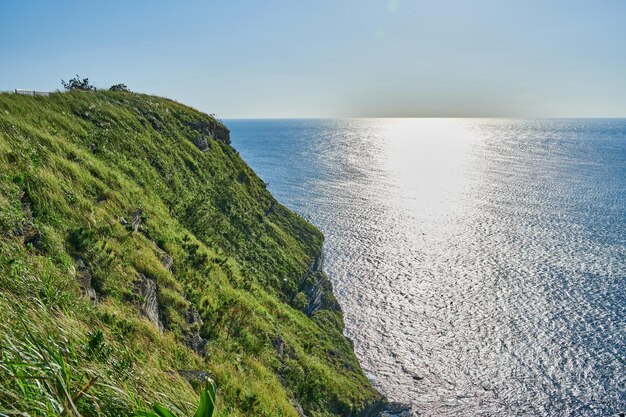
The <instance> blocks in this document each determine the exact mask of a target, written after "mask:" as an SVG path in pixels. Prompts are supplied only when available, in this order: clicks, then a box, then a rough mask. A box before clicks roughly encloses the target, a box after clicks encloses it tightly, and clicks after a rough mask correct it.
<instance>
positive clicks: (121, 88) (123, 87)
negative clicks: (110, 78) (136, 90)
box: [109, 83, 130, 91]
mask: <svg viewBox="0 0 626 417" xmlns="http://www.w3.org/2000/svg"><path fill="white" fill-rule="evenodd" d="M109 91H130V90H129V89H128V87H127V86H126V84H122V83H120V84H114V85H112V86H111V87H109Z"/></svg>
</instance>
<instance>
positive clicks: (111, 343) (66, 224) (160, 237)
mask: <svg viewBox="0 0 626 417" xmlns="http://www.w3.org/2000/svg"><path fill="white" fill-rule="evenodd" d="M211 125H213V126H221V125H219V122H217V121H215V120H214V119H213V118H211V117H210V116H207V115H205V114H203V113H200V112H198V111H195V110H193V109H191V108H189V107H186V106H183V105H181V104H178V103H176V102H173V101H171V100H166V99H162V98H158V97H152V96H146V95H140V94H133V93H127V92H100V91H99V92H79V91H75V92H70V93H55V94H51V95H50V96H48V97H30V96H20V95H14V94H0V410H1V411H0V415H3V414H4V415H33V416H35V415H46V416H48V415H63V413H65V414H64V415H94V416H99V415H106V416H115V415H120V416H121V415H130V414H133V413H135V412H139V411H142V410H147V409H149V408H150V406H151V404H152V403H154V402H158V403H159V404H162V405H163V406H164V407H167V408H168V409H169V410H171V411H172V412H173V413H175V414H176V415H192V413H193V412H194V410H195V407H196V405H197V398H198V392H201V391H202V387H201V386H200V385H199V384H198V383H197V382H194V381H193V380H192V381H191V382H190V381H188V380H187V379H189V377H188V374H189V373H187V374H186V373H185V372H182V373H181V372H179V371H191V373H192V374H198V373H202V372H206V373H208V375H210V376H211V377H212V378H213V379H214V380H215V381H216V384H217V386H218V387H219V390H218V400H217V404H216V409H215V415H216V416H297V411H296V407H295V406H294V404H295V403H297V404H299V405H300V406H301V407H302V408H303V410H304V411H305V413H306V414H307V415H308V416H332V415H346V414H348V413H350V412H351V411H354V412H355V413H358V412H359V411H360V410H362V409H364V408H365V407H366V406H367V405H368V404H371V403H373V402H375V401H378V400H379V399H380V396H379V395H378V394H377V393H376V392H375V391H374V390H373V389H372V388H371V386H370V385H369V383H368V381H367V379H366V378H365V377H364V375H363V373H362V371H361V369H360V367H359V364H358V362H357V360H356V358H355V356H354V353H353V351H352V348H351V346H350V344H349V342H348V341H347V340H346V339H345V337H344V336H343V334H342V331H343V319H342V316H341V311H340V310H339V309H338V307H337V304H336V301H335V300H334V298H333V297H332V293H331V292H330V283H329V282H328V280H327V279H326V277H325V276H324V275H323V274H309V275H308V276H307V279H306V282H305V284H306V285H304V286H302V285H301V282H300V281H301V280H300V278H301V277H302V276H303V275H304V274H305V271H306V270H307V269H308V268H309V266H310V264H311V262H312V261H313V260H314V259H315V258H316V257H317V256H318V255H319V253H320V251H321V246H322V242H323V236H322V235H321V234H320V232H319V231H318V230H317V229H315V227H313V226H312V225H310V224H309V223H308V222H306V221H305V220H303V219H302V218H300V217H299V216H297V215H295V214H294V213H292V212H290V211H289V210H288V209H286V208H285V207H283V206H281V205H280V204H279V203H278V202H277V201H276V200H275V199H274V198H273V197H272V196H271V195H270V193H269V192H268V191H267V190H266V188H265V185H264V184H263V182H262V181H261V180H260V179H259V178H258V177H257V176H256V175H255V173H254V172H253V171H252V170H251V169H250V168H249V167H248V166H247V165H246V164H245V162H244V161H243V160H242V159H241V158H240V157H239V155H238V153H237V151H236V150H235V149H233V148H232V147H231V146H230V145H229V144H228V143H226V141H220V140H216V139H214V138H213V137H211V135H210V134H208V133H207V132H208V131H207V130H206V128H205V127H206V126H211ZM220 128H221V127H220ZM199 135H205V136H206V137H207V139H208V143H209V149H208V150H207V151H206V152H202V151H200V150H199V149H198V148H197V147H196V146H195V145H194V143H193V141H194V140H195V139H196V138H197V137H198V136H199ZM133 221H136V222H138V223H140V224H139V225H138V227H137V231H134V230H133V227H132V223H133ZM164 256H167V257H171V259H172V260H173V262H172V264H171V266H170V265H167V263H166V262H163V259H164ZM81 263H82V264H84V265H85V266H86V268H87V270H88V272H89V276H90V278H91V283H92V286H93V288H94V289H95V291H96V292H97V297H98V301H97V303H96V304H93V303H92V302H91V301H90V300H89V298H88V297H86V296H85V295H84V294H82V293H81V290H80V288H79V284H78V280H79V278H80V277H81V276H82V275H81V274H83V273H84V272H83V271H81V267H80V264H81ZM141 276H145V277H147V278H148V279H150V280H152V281H154V282H155V283H156V299H157V304H158V315H159V321H160V323H161V325H162V326H163V328H164V331H163V332H160V331H159V330H158V329H157V328H156V326H155V325H154V324H153V323H151V322H150V321H149V320H148V319H147V318H145V317H144V316H143V315H142V314H141V309H140V307H141V305H142V302H143V296H142V294H141V293H140V291H138V284H139V281H140V277H141ZM318 279H320V280H322V281H321V282H323V283H324V288H325V291H326V292H325V295H324V297H323V300H324V302H323V303H322V308H321V309H320V310H319V311H317V312H315V313H314V314H313V315H312V316H311V317H308V316H307V315H305V314H304V313H303V311H306V304H307V303H306V297H307V296H306V294H307V291H308V290H309V289H310V288H311V285H313V284H314V281H317V280H318ZM298 290H300V291H299V292H298ZM292 300H294V301H293V302H292ZM192 313H197V316H199V317H200V318H201V322H198V321H195V322H192V321H190V319H189V318H190V317H191V316H193V314H192ZM195 336H197V337H201V338H202V340H204V341H205V343H206V346H205V351H206V356H200V355H199V354H198V353H197V352H196V351H194V350H192V349H191V348H190V347H189V343H187V342H188V341H189V340H190V338H192V337H195ZM279 345H280V346H282V348H281V349H279V348H278V346H279ZM182 375H187V379H185V378H184V377H183V376H182ZM192 379H193V378H192ZM86 386H88V389H87V390H86V391H85V392H83V389H84V388H85V387H86ZM81 392H82V394H81V395H80V396H78V394H79V393H81ZM77 396H78V397H77ZM73 398H75V399H76V400H75V401H74V400H73Z"/></svg>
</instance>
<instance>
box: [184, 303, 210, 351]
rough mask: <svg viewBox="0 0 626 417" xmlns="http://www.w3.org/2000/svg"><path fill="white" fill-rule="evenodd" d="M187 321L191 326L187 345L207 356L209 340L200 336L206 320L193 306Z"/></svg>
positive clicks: (188, 313)
mask: <svg viewBox="0 0 626 417" xmlns="http://www.w3.org/2000/svg"><path fill="white" fill-rule="evenodd" d="M187 323H188V324H189V328H190V334H189V335H188V336H187V340H186V342H187V346H189V347H190V348H191V349H193V350H195V351H196V352H197V353H198V354H199V355H200V356H205V355H206V344H207V341H206V340H205V339H203V338H202V336H200V329H201V328H202V325H203V324H204V322H203V321H202V317H200V314H199V313H198V311H197V310H196V309H195V308H193V307H191V308H190V309H189V311H188V312H187Z"/></svg>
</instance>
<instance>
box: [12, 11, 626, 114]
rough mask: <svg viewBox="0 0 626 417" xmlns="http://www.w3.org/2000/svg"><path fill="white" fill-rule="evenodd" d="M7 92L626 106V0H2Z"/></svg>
mask: <svg viewBox="0 0 626 417" xmlns="http://www.w3.org/2000/svg"><path fill="white" fill-rule="evenodd" d="M0 22H1V23H0V90H13V89H14V88H24V89H38V90H55V89H59V88H62V87H61V82H60V81H61V79H65V80H67V79H69V78H71V77H73V76H74V75H75V74H79V75H80V76H81V77H89V79H90V81H91V82H93V83H94V84H95V85H96V86H98V87H101V88H107V87H109V86H110V85H112V84H115V83H120V82H121V83H125V84H127V85H128V87H129V88H130V89H131V90H133V91H138V92H145V93H150V94H157V95H161V96H166V97H169V98H173V99H175V100H177V101H179V102H182V103H185V104H189V105H191V106H193V107H195V108H197V109H199V110H202V111H204V112H207V113H215V114H217V115H218V116H219V117H222V118H240V117H241V118H257V117H270V118H280V117H626V1H624V0H597V1H589V0H584V1H582V0H563V1H561V0H524V1H521V0H520V1H518V0H454V1H453V0H438V1H434V0H428V1H426V0H316V1H299V0H271V1H270V0H267V1H260V0H259V1H244V0H228V1H224V0H223V1H219V2H217V1H193V0H191V1H184V2H183V1H159V0H152V1H147V0H146V1H138V0H126V1H115V0H109V1H54V2H52V1H30V0H15V1H10V0H0Z"/></svg>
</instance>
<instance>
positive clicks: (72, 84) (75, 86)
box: [61, 74, 96, 91]
mask: <svg viewBox="0 0 626 417" xmlns="http://www.w3.org/2000/svg"><path fill="white" fill-rule="evenodd" d="M61 84H63V88H65V89H66V90H68V91H69V90H82V91H96V87H95V86H93V85H91V84H89V78H83V79H81V78H80V76H79V75H78V74H76V77H74V78H72V79H71V80H69V81H67V82H66V81H64V80H61Z"/></svg>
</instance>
